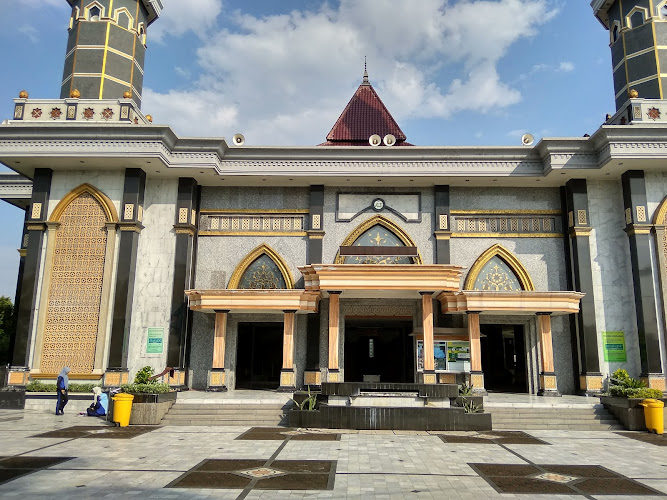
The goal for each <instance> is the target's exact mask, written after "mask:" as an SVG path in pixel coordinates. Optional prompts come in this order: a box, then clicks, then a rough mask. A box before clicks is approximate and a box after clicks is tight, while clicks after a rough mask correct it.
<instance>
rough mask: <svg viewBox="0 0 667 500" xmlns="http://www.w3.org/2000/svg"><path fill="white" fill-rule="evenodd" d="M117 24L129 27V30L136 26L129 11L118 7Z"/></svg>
mask: <svg viewBox="0 0 667 500" xmlns="http://www.w3.org/2000/svg"><path fill="white" fill-rule="evenodd" d="M116 24H118V26H121V27H123V28H127V29H128V30H131V29H132V28H133V27H134V20H133V19H132V16H130V14H129V13H128V12H127V9H118V10H117V11H116Z"/></svg>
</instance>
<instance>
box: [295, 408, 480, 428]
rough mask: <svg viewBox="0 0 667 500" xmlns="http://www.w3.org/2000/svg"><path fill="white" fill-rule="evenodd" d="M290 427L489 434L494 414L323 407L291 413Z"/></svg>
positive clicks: (436, 409)
mask: <svg viewBox="0 0 667 500" xmlns="http://www.w3.org/2000/svg"><path fill="white" fill-rule="evenodd" d="M289 425H290V427H311V428H323V429H359V430H410V431H489V430H491V414H490V413H464V411H463V408H380V407H358V406H356V407H355V406H326V405H322V406H320V409H319V410H314V411H307V410H290V412H289Z"/></svg>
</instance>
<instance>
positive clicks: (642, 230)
mask: <svg viewBox="0 0 667 500" xmlns="http://www.w3.org/2000/svg"><path fill="white" fill-rule="evenodd" d="M652 227H653V226H636V225H635V226H632V227H630V228H628V229H627V230H626V233H628V236H635V235H637V234H651V229H652Z"/></svg>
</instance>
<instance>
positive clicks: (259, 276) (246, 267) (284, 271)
mask: <svg viewBox="0 0 667 500" xmlns="http://www.w3.org/2000/svg"><path fill="white" fill-rule="evenodd" d="M227 288H228V289H232V290H235V289H250V290H277V289H288V288H294V279H293V278H292V275H291V273H290V272H289V268H288V267H287V265H286V264H285V262H284V261H283V260H282V259H281V258H280V256H279V255H278V254H277V253H276V252H275V251H274V250H273V249H272V248H271V247H269V246H268V245H260V246H259V247H257V248H255V249H254V250H253V251H252V252H250V253H249V254H248V255H247V256H246V257H245V258H244V259H243V260H242V261H241V263H240V264H239V265H238V267H237V268H236V270H235V271H234V273H233V274H232V277H231V278H230V280H229V284H228V286H227Z"/></svg>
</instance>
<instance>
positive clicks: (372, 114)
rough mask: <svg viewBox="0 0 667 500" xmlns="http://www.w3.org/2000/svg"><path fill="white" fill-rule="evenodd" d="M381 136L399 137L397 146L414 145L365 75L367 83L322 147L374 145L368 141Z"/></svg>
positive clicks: (360, 87) (359, 90) (348, 104)
mask: <svg viewBox="0 0 667 500" xmlns="http://www.w3.org/2000/svg"><path fill="white" fill-rule="evenodd" d="M374 134H377V135H379V136H380V137H382V138H383V137H384V136H386V135H388V134H391V135H393V136H394V137H396V144H395V146H412V144H408V143H407V142H405V139H406V137H405V134H404V133H403V131H402V130H401V128H400V127H399V126H398V124H397V123H396V120H394V118H393V117H392V116H391V113H389V111H388V110H387V108H386V107H385V105H384V103H383V102H382V100H381V99H380V97H379V96H378V95H377V93H376V92H375V89H374V88H373V86H372V85H371V84H370V82H369V81H368V73H367V72H364V80H363V82H362V83H361V85H359V88H358V89H357V91H356V92H355V93H354V95H353V96H352V99H350V102H348V103H347V106H346V107H345V109H344V110H343V112H342V113H341V115H340V117H339V118H338V120H337V121H336V124H335V125H334V126H333V128H332V129H331V132H329V135H327V142H324V143H322V144H319V145H320V146H370V144H369V142H368V139H369V138H370V137H371V136H372V135H374Z"/></svg>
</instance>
